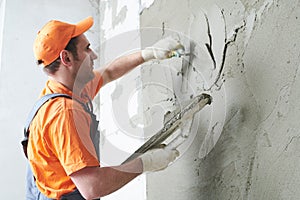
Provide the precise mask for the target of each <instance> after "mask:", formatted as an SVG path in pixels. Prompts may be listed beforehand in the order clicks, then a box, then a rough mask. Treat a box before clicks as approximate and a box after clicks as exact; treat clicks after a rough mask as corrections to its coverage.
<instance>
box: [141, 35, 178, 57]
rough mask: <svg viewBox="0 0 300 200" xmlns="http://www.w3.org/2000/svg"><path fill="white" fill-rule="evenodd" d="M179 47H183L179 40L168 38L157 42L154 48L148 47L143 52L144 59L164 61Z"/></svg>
mask: <svg viewBox="0 0 300 200" xmlns="http://www.w3.org/2000/svg"><path fill="white" fill-rule="evenodd" d="M179 46H182V45H181V44H180V42H179V41H178V40H175V39H174V38H172V37H167V38H164V39H162V40H159V41H158V42H156V43H155V44H154V45H153V46H151V47H147V48H145V49H144V50H142V57H143V59H144V60H145V61H149V60H151V59H159V60H163V59H166V58H169V56H168V55H169V54H170V52H171V51H172V50H176V49H178V47H179Z"/></svg>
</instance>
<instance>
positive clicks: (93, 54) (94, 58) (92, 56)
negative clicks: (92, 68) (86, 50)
mask: <svg viewBox="0 0 300 200" xmlns="http://www.w3.org/2000/svg"><path fill="white" fill-rule="evenodd" d="M91 58H92V59H93V60H96V59H97V58H98V56H97V54H96V53H95V52H94V51H93V50H92V51H91Z"/></svg>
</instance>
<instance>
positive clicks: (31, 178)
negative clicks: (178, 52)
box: [27, 17, 179, 199]
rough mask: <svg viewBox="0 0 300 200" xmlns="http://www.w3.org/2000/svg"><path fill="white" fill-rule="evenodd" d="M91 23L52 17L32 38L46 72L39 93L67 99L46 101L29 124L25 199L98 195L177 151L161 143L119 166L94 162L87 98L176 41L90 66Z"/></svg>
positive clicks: (159, 164)
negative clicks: (88, 32)
mask: <svg viewBox="0 0 300 200" xmlns="http://www.w3.org/2000/svg"><path fill="white" fill-rule="evenodd" d="M92 25H93V19H92V18H91V17H88V18H86V19H84V20H82V21H80V22H79V23H77V24H68V23H65V22H61V21H55V20H52V21H50V22H48V23H47V24H46V25H45V26H44V27H43V28H42V29H41V30H40V31H39V32H38V35H37V37H36V40H35V42H34V55H35V57H36V59H37V61H38V64H40V65H42V66H43V69H44V71H45V73H46V74H47V75H48V77H49V80H48V81H47V83H46V86H45V88H44V89H43V91H42V93H41V96H44V95H46V94H53V93H62V94H67V95H69V96H70V97H72V98H65V97H59V98H54V99H51V100H49V101H48V102H46V103H45V104H44V105H43V106H42V107H41V108H40V109H39V111H38V113H37V114H36V116H35V118H34V119H33V121H32V123H31V125H30V134H29V138H28V148H27V155H28V160H29V163H30V169H29V173H28V188H27V199H95V198H99V197H102V196H105V195H108V194H110V193H112V192H114V191H116V190H118V189H119V188H121V187H123V186H124V185H125V184H127V183H128V182H130V181H131V180H133V179H134V178H135V177H137V176H138V175H140V174H141V173H143V172H147V171H158V170H162V169H164V168H166V167H167V166H168V164H169V163H170V162H172V161H174V159H175V158H176V157H177V156H178V151H176V150H169V149H166V148H161V149H155V150H151V151H148V152H146V153H145V154H143V155H141V156H139V157H138V158H136V159H134V160H132V161H129V162H127V163H125V164H123V165H120V166H113V167H100V161H99V157H98V155H97V154H98V153H99V152H98V145H99V144H98V142H97V134H98V133H97V127H96V126H97V123H96V125H95V118H94V115H93V113H92V110H91V103H90V102H91V99H93V98H94V97H95V95H96V94H97V92H98V91H99V89H100V88H101V87H103V86H104V85H105V84H107V83H109V82H111V81H113V80H115V79H117V78H119V77H121V76H123V75H124V74H125V73H127V72H129V71H130V70H132V69H133V68H135V67H137V66H139V65H140V64H142V63H144V62H145V61H148V60H150V59H165V58H167V57H168V56H167V55H168V53H170V51H171V50H173V49H175V48H176V47H177V46H178V44H179V43H178V41H176V40H174V39H172V38H167V39H164V40H161V41H159V42H158V43H156V44H155V46H153V47H149V48H146V49H145V50H142V51H140V52H136V53H133V54H130V55H127V56H123V57H120V58H118V59H116V60H114V61H113V62H111V63H110V64H108V65H107V66H106V67H104V68H101V69H96V70H94V69H93V61H94V60H95V59H96V58H97V55H96V54H95V52H94V51H93V50H92V49H91V48H90V43H89V41H88V40H87V38H86V36H85V35H84V32H86V31H87V30H88V29H89V28H90V27H91V26H92ZM95 127H96V128H95ZM95 134H96V137H95V138H94V137H93V136H92V135H94V136H95ZM95 141H96V142H95ZM31 171H32V172H31ZM32 173H33V175H32ZM36 187H37V189H38V190H35V189H36Z"/></svg>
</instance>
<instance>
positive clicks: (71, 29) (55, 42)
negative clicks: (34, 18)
mask: <svg viewBox="0 0 300 200" xmlns="http://www.w3.org/2000/svg"><path fill="white" fill-rule="evenodd" d="M93 22H94V21H93V18H92V17H88V18H86V19H84V20H82V21H80V22H79V23H77V24H68V23H65V22H61V21H56V20H51V21H49V22H48V23H47V24H46V25H45V26H44V27H43V28H42V29H41V30H40V31H39V32H38V35H37V37H36V39H35V41H34V45H33V52H34V56H35V58H36V59H37V60H41V61H42V63H43V65H44V66H47V65H49V64H51V63H52V62H53V61H55V60H56V59H57V58H58V57H59V54H60V52H61V51H62V50H64V49H65V48H66V46H67V44H68V43H69V41H70V40H71V38H73V37H76V36H78V35H81V34H83V33H84V32H86V31H87V30H88V29H89V28H90V27H91V26H92V25H93Z"/></svg>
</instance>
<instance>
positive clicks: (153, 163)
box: [140, 148, 179, 172]
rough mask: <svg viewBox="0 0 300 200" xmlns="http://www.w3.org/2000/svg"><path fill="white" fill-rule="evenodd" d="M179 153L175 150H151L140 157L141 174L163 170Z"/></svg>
mask: <svg viewBox="0 0 300 200" xmlns="http://www.w3.org/2000/svg"><path fill="white" fill-rule="evenodd" d="M177 156H179V152H178V151H177V150H176V149H175V150H173V149H166V148H163V149H162V148H159V149H152V150H149V151H147V152H146V153H144V154H143V155H141V156H140V158H141V160H142V162H143V172H155V171H159V170H163V169H165V168H166V167H168V165H169V164H170V163H171V162H173V161H174V160H175V159H176V157H177Z"/></svg>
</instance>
